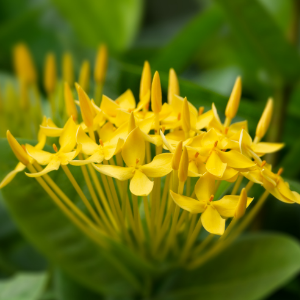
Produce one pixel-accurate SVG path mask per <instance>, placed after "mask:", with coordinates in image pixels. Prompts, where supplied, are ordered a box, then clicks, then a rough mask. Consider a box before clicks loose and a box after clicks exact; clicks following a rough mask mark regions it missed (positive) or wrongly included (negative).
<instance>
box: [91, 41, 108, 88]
mask: <svg viewBox="0 0 300 300" xmlns="http://www.w3.org/2000/svg"><path fill="white" fill-rule="evenodd" d="M106 70H107V47H106V45H104V44H102V45H100V47H99V49H98V53H97V57H96V63H95V71H94V79H95V82H96V83H98V84H103V82H104V80H105V76H106Z"/></svg>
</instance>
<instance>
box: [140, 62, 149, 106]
mask: <svg viewBox="0 0 300 300" xmlns="http://www.w3.org/2000/svg"><path fill="white" fill-rule="evenodd" d="M150 88H151V67H150V64H149V62H148V61H145V62H144V67H143V72H142V77H141V83H140V100H142V99H143V97H144V96H145V95H146V94H147V93H148V91H150Z"/></svg>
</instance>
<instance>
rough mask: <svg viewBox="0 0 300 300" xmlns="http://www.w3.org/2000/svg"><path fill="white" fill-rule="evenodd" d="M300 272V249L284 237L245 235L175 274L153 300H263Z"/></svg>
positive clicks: (293, 241)
mask: <svg viewBox="0 0 300 300" xmlns="http://www.w3.org/2000/svg"><path fill="white" fill-rule="evenodd" d="M299 270H300V246H299V243H298V242H297V241H296V240H293V239H292V238H290V237H288V236H284V235H276V234H255V235H254V234H253V235H247V236H244V237H242V238H241V239H239V240H238V241H237V242H235V243H234V244H233V245H232V246H231V247H229V248H227V249H226V250H225V251H224V252H222V253H221V254H220V255H219V256H217V257H216V258H215V259H213V260H211V261H210V262H208V263H207V264H205V265H202V267H200V268H199V269H197V270H193V271H190V272H187V271H182V272H178V274H177V276H174V277H173V282H172V285H171V286H172V290H167V289H166V290H164V291H163V292H162V294H161V295H159V296H157V297H154V298H153V299H156V300H161V299H164V300H181V299H193V300H197V299H199V300H200V299H210V300H219V299H224V298H227V299H230V300H240V299H243V300H255V299H262V298H264V297H265V296H267V295H269V294H270V293H271V292H273V291H275V290H276V289H278V288H279V287H281V286H282V285H283V284H285V283H286V282H287V281H288V280H290V279H291V278H293V276H295V275H296V274H297V273H298V272H299Z"/></svg>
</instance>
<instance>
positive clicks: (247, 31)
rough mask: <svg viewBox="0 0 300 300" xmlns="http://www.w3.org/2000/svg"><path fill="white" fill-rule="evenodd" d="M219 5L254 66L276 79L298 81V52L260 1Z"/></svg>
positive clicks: (230, 1) (233, 0)
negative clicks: (263, 69) (264, 70)
mask: <svg viewBox="0 0 300 300" xmlns="http://www.w3.org/2000/svg"><path fill="white" fill-rule="evenodd" d="M216 2H218V4H219V5H220V6H221V7H222V9H223V11H224V13H225V14H226V16H227V17H228V22H229V23H230V25H231V28H232V31H233V32H234V33H235V35H236V38H237V41H238V42H239V45H240V47H241V49H242V50H243V51H244V52H245V53H247V56H248V58H249V60H251V64H252V63H254V64H255V65H256V66H261V68H265V69H266V70H267V71H268V72H269V74H270V75H272V77H273V78H274V77H275V76H277V77H278V78H282V77H283V78H284V79H286V80H296V79H297V78H298V77H299V74H300V71H299V70H300V58H299V56H298V54H297V52H296V50H295V49H294V48H293V47H292V45H291V44H290V43H289V42H288V41H287V38H286V37H285V36H284V34H283V32H282V31H281V29H280V28H279V26H278V25H277V24H276V22H275V21H274V19H273V18H272V17H271V15H270V14H269V13H268V11H267V10H266V8H265V7H264V6H263V5H262V4H260V3H259V2H258V1H257V0H252V1H247V0H227V1H222V0H216ZM283 58H284V59H283ZM249 62H250V61H249ZM249 66H250V65H249Z"/></svg>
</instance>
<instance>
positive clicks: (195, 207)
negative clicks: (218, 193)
mask: <svg viewBox="0 0 300 300" xmlns="http://www.w3.org/2000/svg"><path fill="white" fill-rule="evenodd" d="M170 193H171V196H172V198H173V200H174V201H175V203H176V204H177V205H178V206H180V207H181V208H182V209H184V210H187V211H189V212H190V213H192V214H199V213H202V215H201V222H202V225H203V227H204V228H205V229H206V230H207V231H208V232H210V233H212V234H217V235H222V234H223V233H224V230H225V219H226V218H231V217H233V216H234V214H235V211H236V208H237V205H238V202H239V196H231V195H228V196H224V197H223V198H222V199H220V200H218V201H213V199H214V193H215V180H214V179H213V178H212V177H211V176H210V175H209V174H208V173H206V174H205V175H203V176H202V177H201V178H200V179H199V180H198V181H197V183H196V186H195V194H196V196H197V199H198V200H195V199H193V198H190V197H187V196H183V195H179V194H176V193H174V192H173V191H170ZM252 200H253V198H247V206H248V205H249V204H250V203H251V201H252Z"/></svg>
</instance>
